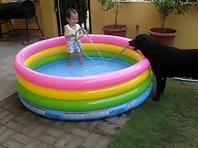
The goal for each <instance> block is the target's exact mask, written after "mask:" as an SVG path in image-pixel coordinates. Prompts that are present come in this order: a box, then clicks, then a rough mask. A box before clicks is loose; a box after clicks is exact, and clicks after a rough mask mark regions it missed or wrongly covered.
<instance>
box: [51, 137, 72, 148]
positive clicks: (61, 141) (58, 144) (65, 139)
mask: <svg viewBox="0 0 198 148" xmlns="http://www.w3.org/2000/svg"><path fill="white" fill-rule="evenodd" d="M72 137H74V136H73V135H71V134H64V135H63V137H61V138H60V139H58V140H57V141H56V142H55V143H54V146H55V147H57V148H63V147H65V146H66V144H67V143H68V142H69V141H70V140H71V139H72Z"/></svg>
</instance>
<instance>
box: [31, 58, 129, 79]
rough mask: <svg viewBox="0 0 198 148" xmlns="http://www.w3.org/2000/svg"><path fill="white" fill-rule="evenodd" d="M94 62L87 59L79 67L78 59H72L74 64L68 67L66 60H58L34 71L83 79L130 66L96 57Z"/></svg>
mask: <svg viewBox="0 0 198 148" xmlns="http://www.w3.org/2000/svg"><path fill="white" fill-rule="evenodd" d="M92 59H93V60H94V61H91V60H89V59H88V58H84V59H83V65H79V62H78V59H77V58H74V63H73V64H72V65H71V66H68V63H69V62H68V60H59V61H56V62H52V63H49V64H46V65H44V66H41V67H39V68H37V69H35V70H36V71H37V72H40V73H43V74H47V75H53V76H60V77H85V76H93V75H100V74H106V73H110V72H114V71H118V70H121V69H124V68H127V67H129V66H131V64H130V63H127V62H124V61H121V60H117V59H113V60H110V61H106V60H108V59H105V61H104V60H103V59H101V58H98V57H92Z"/></svg>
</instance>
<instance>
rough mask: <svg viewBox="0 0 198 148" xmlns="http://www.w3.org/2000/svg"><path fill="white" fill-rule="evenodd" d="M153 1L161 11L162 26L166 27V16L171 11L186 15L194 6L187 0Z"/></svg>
mask: <svg viewBox="0 0 198 148" xmlns="http://www.w3.org/2000/svg"><path fill="white" fill-rule="evenodd" d="M152 3H153V4H154V5H155V7H156V8H157V9H158V11H159V14H160V21H161V27H162V28H164V25H165V21H166V18H167V17H168V15H169V14H170V13H175V14H178V15H181V14H182V15H184V14H185V13H188V12H190V10H191V8H192V5H191V4H190V3H188V2H186V0H152Z"/></svg>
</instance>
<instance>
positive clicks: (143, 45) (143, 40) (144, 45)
mask: <svg viewBox="0 0 198 148" xmlns="http://www.w3.org/2000/svg"><path fill="white" fill-rule="evenodd" d="M154 42H155V39H154V38H153V37H151V36H150V35H147V34H140V35H138V36H136V37H135V39H133V40H130V41H129V45H130V46H132V47H133V49H134V50H140V51H142V52H143V51H145V50H149V48H151V44H152V43H154Z"/></svg>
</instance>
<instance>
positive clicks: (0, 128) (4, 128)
mask: <svg viewBox="0 0 198 148" xmlns="http://www.w3.org/2000/svg"><path fill="white" fill-rule="evenodd" d="M6 130H8V128H7V127H6V126H3V125H1V126H0V135H1V134H2V133H3V132H5V131H6Z"/></svg>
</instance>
